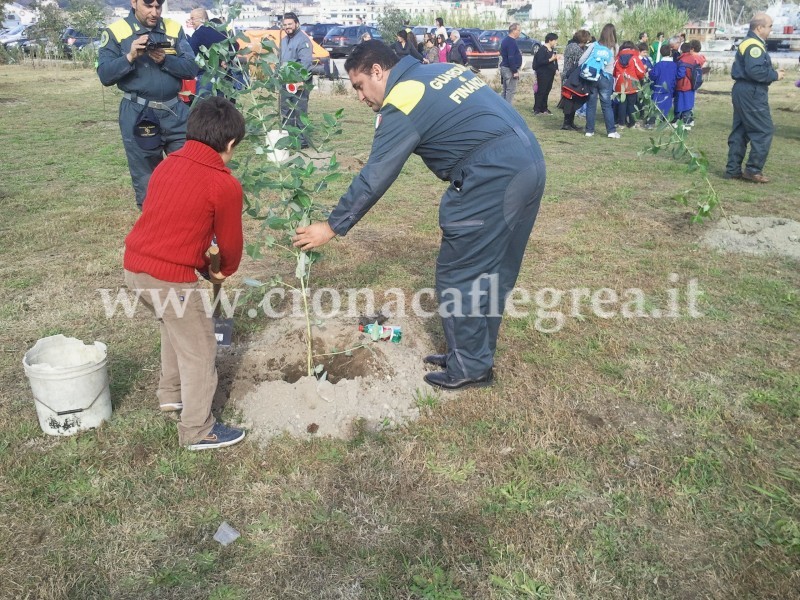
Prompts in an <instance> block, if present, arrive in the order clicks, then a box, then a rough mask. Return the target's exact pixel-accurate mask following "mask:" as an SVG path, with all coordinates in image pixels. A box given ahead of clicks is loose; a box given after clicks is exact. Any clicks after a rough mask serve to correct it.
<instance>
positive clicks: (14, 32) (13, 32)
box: [0, 25, 26, 48]
mask: <svg viewBox="0 0 800 600" xmlns="http://www.w3.org/2000/svg"><path fill="white" fill-rule="evenodd" d="M25 38H26V35H25V26H24V25H17V26H16V27H12V28H11V29H8V30H6V31H5V33H3V34H2V35H0V44H2V45H3V47H4V48H7V47H8V45H9V44H11V43H13V42H19V41H20V40H23V39H25Z"/></svg>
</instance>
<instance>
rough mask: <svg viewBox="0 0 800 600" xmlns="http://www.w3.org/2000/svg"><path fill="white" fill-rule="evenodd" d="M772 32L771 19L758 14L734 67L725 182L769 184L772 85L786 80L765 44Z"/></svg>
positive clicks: (763, 14)
mask: <svg viewBox="0 0 800 600" xmlns="http://www.w3.org/2000/svg"><path fill="white" fill-rule="evenodd" d="M771 30H772V17H770V16H769V15H768V14H766V13H758V14H756V15H754V16H753V19H752V20H751V21H750V31H748V32H747V36H746V37H745V38H744V39H743V40H742V42H741V43H740V44H739V48H738V49H737V50H736V57H735V58H734V59H733V66H732V67H731V77H733V79H734V80H735V82H734V84H733V90H732V91H731V99H732V101H733V129H732V131H731V134H730V135H729V136H728V165H727V167H726V168H725V178H726V179H746V180H748V181H755V182H756V183H768V182H769V179H767V178H766V177H765V176H764V174H763V173H762V172H761V171H762V170H763V169H764V164H765V163H766V162H767V155H768V154H769V147H770V144H772V133H773V131H774V127H773V125H772V116H771V115H770V112H769V98H768V95H769V85H770V84H771V83H772V82H773V81H778V80H780V79H783V69H780V70H778V71H776V70H775V69H773V68H772V60H771V59H770V57H769V53H768V52H767V47H766V41H767V38H768V37H769V34H770V31H771ZM748 141H749V142H750V157H749V158H748V159H747V165H746V166H745V169H744V171H742V161H743V160H744V155H745V153H746V152H747V142H748Z"/></svg>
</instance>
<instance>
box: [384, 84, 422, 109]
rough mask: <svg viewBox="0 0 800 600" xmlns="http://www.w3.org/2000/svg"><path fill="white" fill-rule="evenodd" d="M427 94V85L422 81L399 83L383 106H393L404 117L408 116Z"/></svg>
mask: <svg viewBox="0 0 800 600" xmlns="http://www.w3.org/2000/svg"><path fill="white" fill-rule="evenodd" d="M424 93H425V84H424V83H422V82H421V81H403V82H401V83H398V84H397V85H396V86H394V87H393V88H392V91H391V92H389V95H388V96H387V97H386V100H384V101H383V105H384V106H386V105H387V104H391V105H392V106H394V107H395V108H397V110H399V111H400V112H401V113H403V114H404V115H407V114H408V113H410V112H411V111H412V110H414V107H415V106H416V105H417V104H419V101H420V100H422V95H423V94H424Z"/></svg>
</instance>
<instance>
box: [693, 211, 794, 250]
mask: <svg viewBox="0 0 800 600" xmlns="http://www.w3.org/2000/svg"><path fill="white" fill-rule="evenodd" d="M703 244H704V245H705V246H708V247H710V248H716V249H718V250H723V251H725V252H739V253H743V254H756V255H768V254H775V255H779V256H788V257H790V258H796V259H798V260H800V223H798V222H797V221H792V220H791V219H782V218H780V217H738V216H732V217H728V219H720V221H719V223H717V226H716V227H715V228H714V229H710V230H709V231H707V232H706V234H705V236H704V238H703Z"/></svg>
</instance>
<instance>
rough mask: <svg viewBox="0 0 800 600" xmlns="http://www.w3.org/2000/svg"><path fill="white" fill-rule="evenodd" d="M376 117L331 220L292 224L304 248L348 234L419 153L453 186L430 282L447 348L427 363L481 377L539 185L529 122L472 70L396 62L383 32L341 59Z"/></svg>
mask: <svg viewBox="0 0 800 600" xmlns="http://www.w3.org/2000/svg"><path fill="white" fill-rule="evenodd" d="M345 69H346V70H347V73H348V75H349V76H350V81H351V83H352V84H353V88H354V89H355V90H356V91H357V92H358V96H359V99H360V100H362V101H363V102H364V103H366V104H367V105H368V106H369V107H371V108H372V110H373V111H375V112H376V113H378V114H377V117H376V120H375V138H374V140H373V143H372V151H371V152H370V156H369V160H368V161H367V164H366V165H365V166H364V168H363V169H362V170H361V172H360V173H359V174H358V176H357V177H356V178H355V179H354V180H353V182H352V183H351V184H350V187H349V189H348V190H347V192H346V193H345V194H344V196H342V198H341V199H340V200H339V204H338V205H337V206H336V208H335V209H334V210H333V212H332V213H331V215H330V217H329V219H328V221H327V222H321V223H314V224H312V225H309V226H308V227H300V228H298V229H297V235H296V236H295V237H294V245H295V246H297V247H299V248H301V249H303V250H310V249H312V248H316V247H317V246H321V245H323V244H325V243H327V242H328V241H330V240H331V239H332V238H333V237H334V236H336V235H345V234H346V233H347V232H348V231H349V230H350V228H351V227H353V226H354V225H355V224H356V223H357V222H358V221H359V219H361V217H363V216H364V214H365V213H366V212H367V211H368V210H369V209H370V208H371V207H372V206H373V205H374V204H375V203H376V202H377V201H378V199H380V197H381V196H382V195H383V194H384V193H385V192H386V190H387V189H388V188H389V186H390V185H391V184H392V182H394V180H395V179H396V178H397V176H398V175H399V173H400V170H401V169H402V168H403V165H404V164H405V162H406V160H407V159H408V157H409V156H410V155H411V154H412V153H415V154H418V155H419V156H420V157H421V158H422V160H423V161H424V162H425V164H426V165H427V166H428V168H429V169H430V170H431V171H433V173H434V174H435V175H436V176H437V177H439V178H440V179H443V180H445V181H449V182H450V185H449V187H448V188H447V191H446V192H445V193H444V196H442V200H441V205H440V207H439V227H440V228H441V230H442V240H441V246H440V250H439V257H438V259H437V261H436V291H437V294H438V297H439V314H440V316H441V317H442V325H443V329H444V335H445V340H446V341H447V353H446V354H435V355H431V356H428V357H426V359H425V361H426V362H429V363H431V364H435V365H437V366H440V367H443V368H444V371H439V372H431V373H427V374H426V375H425V381H426V382H427V383H429V384H430V385H432V386H436V387H439V388H443V389H459V388H463V387H465V386H483V385H489V384H491V383H492V380H493V371H492V367H493V365H494V353H495V348H496V345H497V333H498V330H499V328H500V319H501V316H502V314H503V310H504V307H505V301H506V297H507V295H508V294H509V292H510V291H511V290H512V289H513V288H514V285H515V283H516V280H517V275H518V274H519V270H520V266H521V264H522V257H523V254H524V252H525V247H526V245H527V243H528V237H529V236H530V233H531V230H532V229H533V223H534V221H535V220H536V214H537V212H538V210H539V203H540V201H541V197H542V192H543V191H544V184H545V165H544V157H543V156H542V151H541V149H540V148H539V144H538V142H537V141H536V138H535V137H534V136H533V134H532V133H531V132H530V130H529V129H528V127H527V125H526V124H525V121H524V120H523V119H522V117H521V116H520V115H519V113H517V111H515V110H514V109H513V108H512V107H511V105H510V104H508V102H506V101H505V100H503V99H502V98H501V97H500V96H498V95H497V94H496V93H494V91H493V90H492V88H490V87H489V86H487V85H486V82H485V81H483V80H482V79H480V78H478V77H476V76H475V75H473V74H472V72H471V71H470V69H469V68H468V67H464V66H463V65H453V64H446V63H436V64H431V65H422V64H420V63H419V61H417V60H415V59H414V58H412V57H404V58H403V59H402V60H399V62H398V58H397V56H395V54H394V53H393V52H392V51H391V50H390V49H389V48H388V47H387V46H386V45H385V44H383V42H380V41H375V40H373V41H368V42H363V43H362V44H360V45H358V46H356V48H355V49H354V50H353V53H352V54H351V56H350V58H348V59H347V62H346V63H345Z"/></svg>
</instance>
